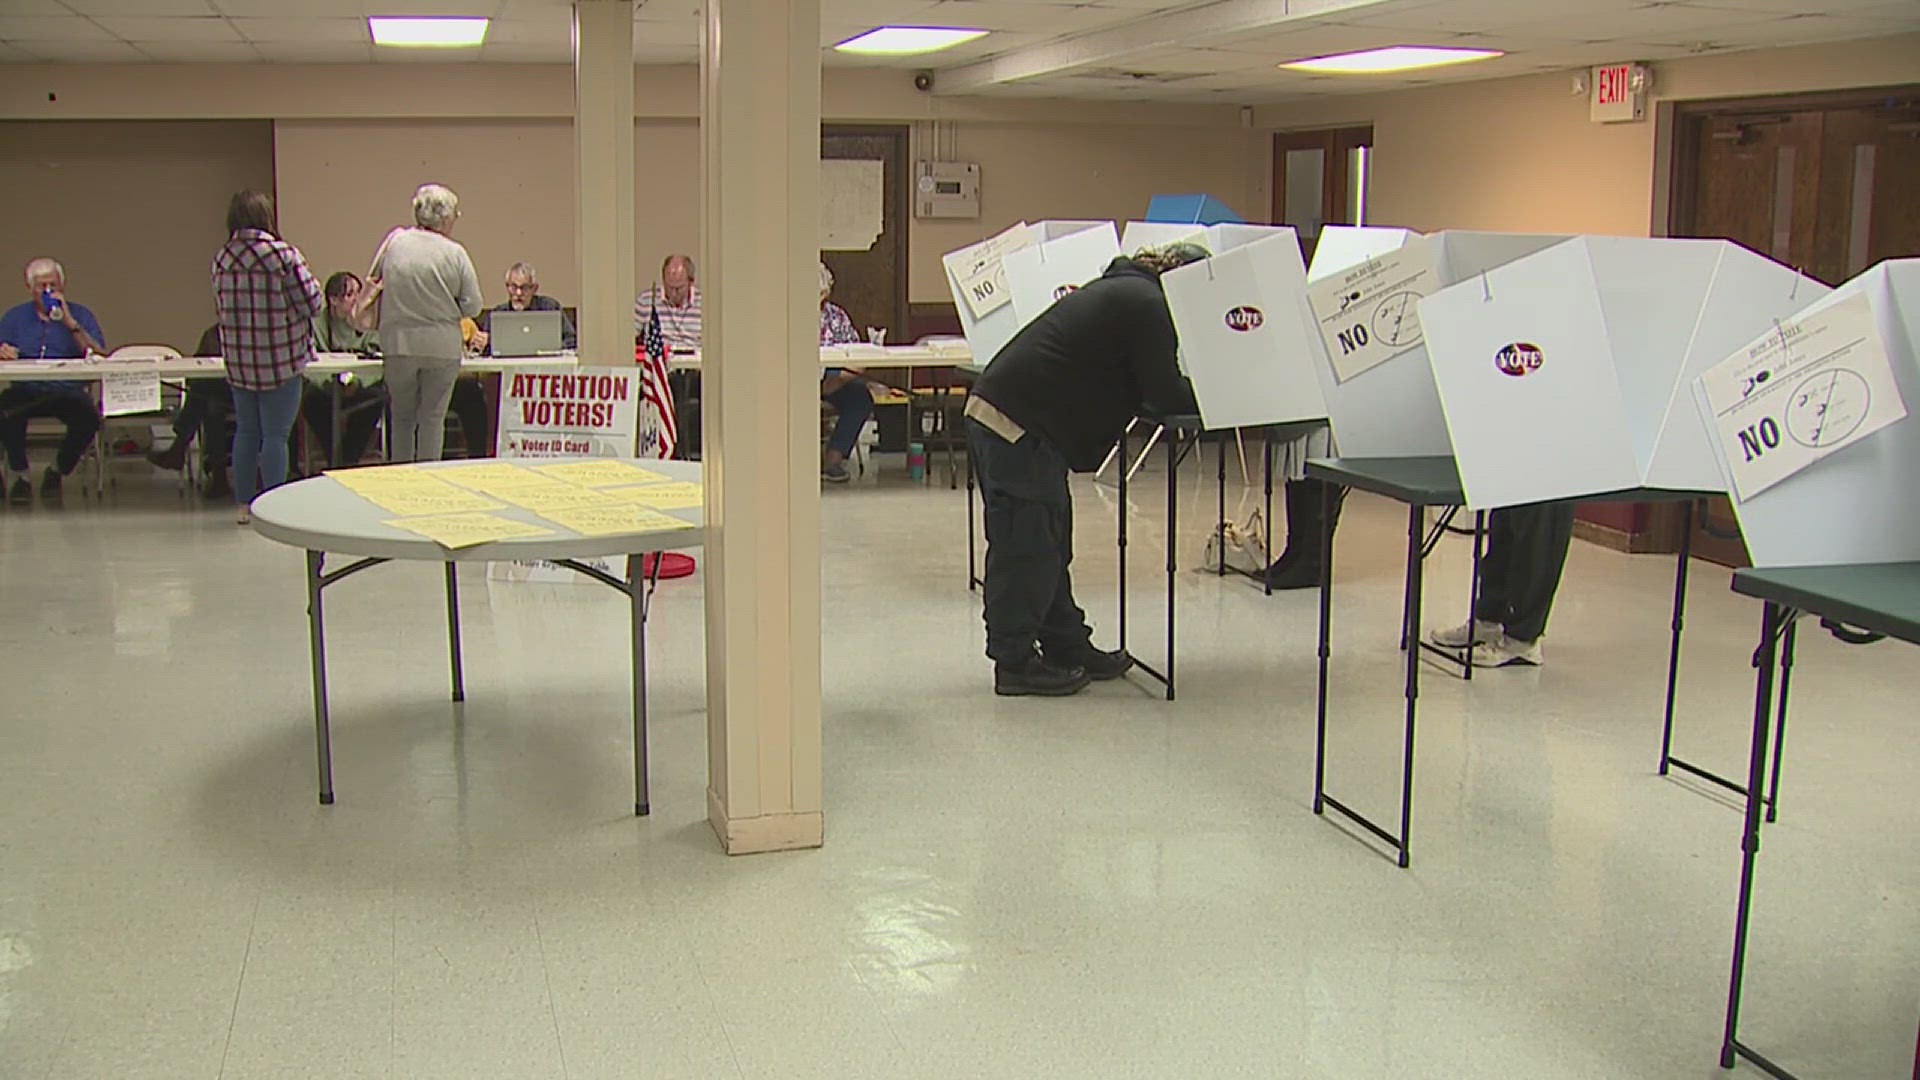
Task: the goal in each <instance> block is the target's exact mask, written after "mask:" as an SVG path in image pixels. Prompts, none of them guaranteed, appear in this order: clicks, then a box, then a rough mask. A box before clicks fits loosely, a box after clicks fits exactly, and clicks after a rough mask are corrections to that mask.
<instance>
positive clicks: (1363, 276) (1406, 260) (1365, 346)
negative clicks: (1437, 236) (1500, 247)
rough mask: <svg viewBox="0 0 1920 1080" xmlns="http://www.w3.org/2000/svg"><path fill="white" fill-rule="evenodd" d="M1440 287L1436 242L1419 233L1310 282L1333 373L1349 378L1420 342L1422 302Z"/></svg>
mask: <svg viewBox="0 0 1920 1080" xmlns="http://www.w3.org/2000/svg"><path fill="white" fill-rule="evenodd" d="M1439 287H1440V274H1439V271H1438V270H1437V269H1436V267H1435V266H1434V260H1433V248H1432V245H1431V244H1430V243H1429V242H1428V241H1427V240H1425V239H1418V238H1416V239H1410V240H1408V241H1407V243H1406V245H1405V246H1403V247H1401V248H1399V249H1398V250H1395V251H1389V252H1386V253H1384V254H1381V255H1375V256H1373V257H1371V258H1368V259H1367V260H1366V261H1365V262H1362V263H1359V264H1358V265H1355V266H1351V267H1348V268H1347V269H1345V270H1343V271H1340V272H1339V273H1336V274H1332V275H1330V276H1328V277H1327V278H1326V279H1325V280H1322V281H1317V282H1315V283H1313V284H1312V285H1310V286H1308V287H1307V303H1308V305H1309V306H1310V307H1312V309H1313V317H1314V321H1315V323H1316V324H1317V325H1318V328H1319V332H1320V338H1321V340H1322V341H1324V342H1325V343H1326V346H1327V356H1328V358H1329V359H1330V360H1331V362H1332V364H1333V374H1334V378H1336V379H1338V380H1339V381H1341V382H1346V381H1347V380H1348V379H1351V378H1353V377H1354V376H1356V375H1360V374H1362V373H1364V372H1367V371H1371V370H1372V369H1374V368H1376V367H1378V366H1380V365H1381V364H1384V363H1386V362H1387V361H1388V360H1391V359H1393V358H1394V357H1396V356H1399V355H1400V354H1401V353H1403V352H1406V351H1407V350H1408V349H1411V348H1414V347H1416V346H1418V345H1419V344H1420V343H1421V341H1423V340H1424V339H1423V337H1422V335H1421V329H1420V312H1419V309H1418V305H1419V303H1420V301H1421V300H1422V299H1423V298H1425V297H1428V296H1431V295H1433V293H1434V291H1435V290H1437V289H1438V288H1439Z"/></svg>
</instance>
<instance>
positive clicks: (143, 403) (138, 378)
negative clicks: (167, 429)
mask: <svg viewBox="0 0 1920 1080" xmlns="http://www.w3.org/2000/svg"><path fill="white" fill-rule="evenodd" d="M159 411H160V376H158V375H142V374H139V373H137V372H130V371H109V372H107V373H106V374H104V375H102V376H101V377H100V414H101V415H102V416H127V415H130V414H133V413H147V412H159Z"/></svg>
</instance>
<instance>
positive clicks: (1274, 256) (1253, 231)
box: [1160, 225, 1327, 430]
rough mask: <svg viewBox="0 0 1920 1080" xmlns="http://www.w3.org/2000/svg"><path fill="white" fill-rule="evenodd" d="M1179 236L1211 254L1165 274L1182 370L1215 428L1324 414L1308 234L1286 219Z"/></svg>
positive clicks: (1163, 279) (1164, 285)
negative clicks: (1309, 294) (1305, 245)
mask: <svg viewBox="0 0 1920 1080" xmlns="http://www.w3.org/2000/svg"><path fill="white" fill-rule="evenodd" d="M1179 239H1186V240H1191V241H1192V242H1194V243H1197V244H1200V245H1201V246H1203V247H1205V248H1206V249H1207V250H1208V251H1209V252H1211V253H1212V257H1211V258H1208V259H1203V260H1201V261H1200V262H1196V263H1190V264H1188V265H1186V266H1182V267H1179V268H1178V269H1174V270H1169V271H1167V272H1166V273H1164V274H1162V275H1160V284H1161V287H1162V288H1164V289H1165V290H1166V294H1167V308H1168V310H1169V311H1171V312H1172V314H1173V325H1174V329H1175V330H1177V331H1178V332H1179V334H1180V354H1181V358H1182V367H1183V370H1185V372H1186V374H1187V377H1188V378H1189V379H1190V380H1192V382H1193V393H1194V397H1195V398H1196V399H1197V400H1198V401H1199V404H1200V417H1201V420H1202V422H1203V423H1204V425H1205V426H1206V427H1207V428H1208V429H1210V430H1219V429H1221V428H1231V427H1249V426H1256V425H1261V424H1279V423H1287V422H1289V421H1296V420H1318V419H1321V418H1323V417H1325V416H1326V415H1327V409H1326V403H1325V401H1324V400H1323V399H1322V397H1321V394H1320V383H1319V379H1318V376H1317V375H1316V374H1315V372H1316V371H1317V370H1318V368H1319V367H1320V365H1321V355H1320V348H1321V346H1320V341H1319V338H1318V336H1317V335H1316V334H1315V333H1314V330H1313V317H1312V313H1311V312H1310V311H1308V309H1307V302H1306V288H1307V277H1306V267H1305V265H1304V264H1303V263H1302V262H1301V259H1300V241H1299V239H1298V238H1297V237H1296V235H1295V234H1294V231H1293V229H1291V228H1288V227H1287V226H1284V225H1213V226H1209V227H1208V228H1205V229H1201V230H1199V231H1197V232H1194V233H1192V234H1190V235H1188V236H1185V237H1180V238H1179Z"/></svg>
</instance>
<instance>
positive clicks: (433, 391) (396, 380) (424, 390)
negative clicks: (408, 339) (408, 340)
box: [386, 356, 460, 461]
mask: <svg viewBox="0 0 1920 1080" xmlns="http://www.w3.org/2000/svg"><path fill="white" fill-rule="evenodd" d="M459 377H460V361H458V360H434V359H424V358H422V357H418V356H389V357H387V363H386V379H387V394H388V397H389V400H390V401H391V403H392V404H391V405H390V406H389V407H390V408H391V409H392V410H393V430H392V432H391V433H390V435H391V441H392V443H393V450H392V452H391V453H390V454H388V460H391V461H439V460H440V450H441V444H442V443H443V442H444V441H445V439H446V434H447V403H448V402H449V401H450V400H452V398H453V383H454V380H455V379H458V378H459Z"/></svg>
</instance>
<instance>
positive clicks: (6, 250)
mask: <svg viewBox="0 0 1920 1080" xmlns="http://www.w3.org/2000/svg"><path fill="white" fill-rule="evenodd" d="M0 145H5V146H7V147H9V150H8V152H7V153H6V154H5V155H4V156H0V192H4V193H5V197H4V198H0V264H3V265H0V273H3V274H4V278H3V279H0V280H4V282H5V284H4V285H0V305H4V306H6V307H11V306H13V305H14V304H16V303H19V302H21V301H23V300H25V299H26V290H25V286H24V284H23V283H22V280H21V278H20V276H19V271H20V269H21V268H22V267H23V266H24V265H25V264H26V261H27V260H28V259H31V258H34V257H36V256H40V255H48V256H51V257H53V258H55V259H58V260H59V261H60V262H61V263H62V264H63V265H64V266H65V267H66V270H67V292H68V295H69V296H71V297H72V298H73V299H74V300H75V301H76V302H78V303H81V304H84V305H86V306H87V307H89V308H91V309H92V310H93V313H94V314H95V315H96V316H98V317H99V319H100V327H101V330H102V331H104V332H105V333H106V336H107V345H108V346H109V347H113V346H119V345H127V344H133V343H150V344H165V345H172V346H174V347H175V348H177V349H179V350H180V351H182V352H190V351H192V349H193V346H194V344H195V343H196V342H198V341H199V340H200V334H201V332H202V331H204V330H205V329H206V328H207V327H208V326H209V325H211V324H212V322H213V292H212V287H211V285H210V283H209V267H210V265H211V264H212V262H213V254H214V252H215V251H216V250H218V249H219V247H220V244H221V242H222V241H223V240H225V239H226V235H227V230H226V214H227V199H228V198H229V197H230V196H232V194H233V193H234V192H236V191H240V190H243V189H245V188H255V189H257V190H262V191H270V190H272V187H273V134H272V130H271V128H270V127H269V125H267V124H265V123H261V122H259V121H163V122H151V121H136V122H124V123H123V122H117V121H71V122H54V123H25V122H13V121H0Z"/></svg>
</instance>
